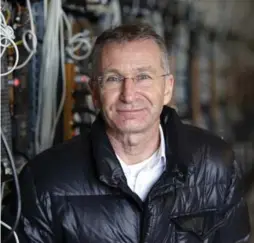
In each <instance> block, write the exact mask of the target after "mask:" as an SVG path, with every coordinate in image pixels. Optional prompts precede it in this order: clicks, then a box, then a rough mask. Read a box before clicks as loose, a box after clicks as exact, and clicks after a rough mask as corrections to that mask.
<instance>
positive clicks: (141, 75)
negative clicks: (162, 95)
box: [136, 74, 151, 81]
mask: <svg viewBox="0 0 254 243" xmlns="http://www.w3.org/2000/svg"><path fill="white" fill-rule="evenodd" d="M136 78H137V80H138V81H140V80H147V79H151V76H149V75H148V74H139V75H137V77H136Z"/></svg>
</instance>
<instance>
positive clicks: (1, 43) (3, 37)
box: [0, 11, 19, 77]
mask: <svg viewBox="0 0 254 243" xmlns="http://www.w3.org/2000/svg"><path fill="white" fill-rule="evenodd" d="M0 30H1V32H0V47H1V52H0V58H2V56H3V55H4V53H5V51H6V48H7V47H9V46H10V45H12V46H13V48H14V50H15V53H16V60H15V62H14V65H13V67H12V68H11V69H10V70H8V71H7V72H5V73H2V72H1V73H0V76H1V77H3V76H6V75H8V74H10V73H12V72H13V71H14V70H15V69H16V67H17V65H18V61H19V50H18V47H17V45H16V44H15V42H14V41H13V40H14V39H15V35H14V31H13V29H12V27H11V26H9V25H7V24H6V21H5V18H4V15H3V13H2V11H1V12H0Z"/></svg>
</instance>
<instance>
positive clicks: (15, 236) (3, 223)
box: [1, 220, 19, 243]
mask: <svg viewBox="0 0 254 243" xmlns="http://www.w3.org/2000/svg"><path fill="white" fill-rule="evenodd" d="M1 225H3V226H4V227H5V228H6V229H8V230H11V227H10V226H9V225H8V224H6V223H5V222H3V221H2V220H1ZM13 234H14V238H15V240H16V243H19V238H18V235H17V233H16V232H15V231H14V232H13Z"/></svg>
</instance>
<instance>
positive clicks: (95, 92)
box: [89, 80, 100, 109]
mask: <svg viewBox="0 0 254 243" xmlns="http://www.w3.org/2000/svg"><path fill="white" fill-rule="evenodd" d="M89 88H90V92H91V95H92V100H93V104H94V106H95V108H97V109H100V102H99V101H100V99H99V97H100V95H99V90H98V86H97V84H96V83H95V82H93V81H92V80H90V82H89Z"/></svg>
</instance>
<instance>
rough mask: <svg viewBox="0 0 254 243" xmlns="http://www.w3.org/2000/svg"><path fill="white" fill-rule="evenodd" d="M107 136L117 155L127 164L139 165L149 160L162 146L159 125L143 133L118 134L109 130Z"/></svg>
mask: <svg viewBox="0 0 254 243" xmlns="http://www.w3.org/2000/svg"><path fill="white" fill-rule="evenodd" d="M107 134H108V137H109V140H110V142H111V144H112V147H113V149H114V151H115V153H116V154H117V155H118V156H119V157H120V158H121V159H122V160H123V161H124V162H125V163H126V164H137V163H139V162H142V161H143V160H145V159H147V158H149V157H150V156H151V155H152V154H153V153H154V152H155V151H156V150H157V149H158V148H159V146H160V130H159V123H156V125H154V126H153V127H152V128H151V129H150V130H148V131H145V132H144V131H143V132H141V133H124V134H123V133H118V132H113V131H112V130H110V129H108V130H107Z"/></svg>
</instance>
